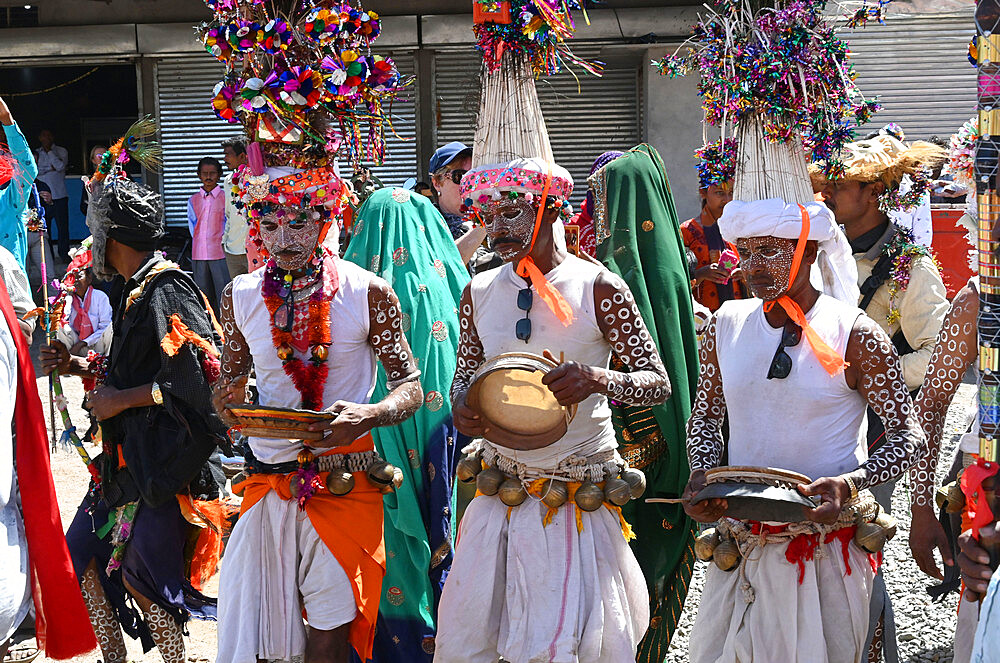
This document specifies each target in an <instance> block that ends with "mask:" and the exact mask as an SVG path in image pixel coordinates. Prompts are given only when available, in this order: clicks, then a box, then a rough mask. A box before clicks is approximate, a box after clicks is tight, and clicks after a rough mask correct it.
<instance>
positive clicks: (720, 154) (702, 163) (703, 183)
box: [694, 138, 736, 189]
mask: <svg viewBox="0 0 1000 663" xmlns="http://www.w3.org/2000/svg"><path fill="white" fill-rule="evenodd" d="M694 157H695V159H698V163H697V165H696V166H695V168H696V169H697V170H698V182H699V185H700V187H701V188H702V189H707V188H708V187H710V186H712V185H713V184H725V183H726V182H730V181H732V179H733V178H734V177H735V176H736V139H735V138H720V139H719V140H715V141H712V142H711V143H707V144H706V145H704V146H702V147H699V148H698V149H697V150H695V151H694Z"/></svg>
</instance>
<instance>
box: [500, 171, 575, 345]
mask: <svg viewBox="0 0 1000 663" xmlns="http://www.w3.org/2000/svg"><path fill="white" fill-rule="evenodd" d="M551 185H552V165H551V164H549V172H548V173H547V174H546V176H545V186H544V187H543V188H542V198H541V200H540V202H539V203H538V215H537V216H535V229H534V230H533V231H532V233H531V245H530V246H529V247H528V255H526V256H525V257H523V258H521V260H520V261H518V263H517V267H515V268H514V272H515V273H516V274H517V275H518V276H520V277H527V278H528V279H529V280H530V281H531V285H533V286H535V290H536V291H538V296H539V297H541V298H542V301H543V302H545V304H546V305H547V306H548V307H549V310H551V311H552V312H553V313H554V314H555V316H556V317H557V318H559V321H560V322H561V323H563V326H564V327H569V325H570V323H572V322H573V309H572V308H570V305H569V302H567V301H566V298H565V297H563V296H562V294H561V293H560V292H559V291H558V290H556V289H555V286H553V285H552V284H551V283H549V280H548V279H547V278H545V275H544V274H542V270H540V269H538V265H536V264H535V261H534V260H533V259H532V258H531V250H532V249H534V248H535V240H536V239H537V238H538V230H539V228H541V226H542V216H543V215H544V214H545V205H546V203H547V202H548V199H549V187H550V186H551Z"/></svg>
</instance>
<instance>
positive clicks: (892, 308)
mask: <svg viewBox="0 0 1000 663" xmlns="http://www.w3.org/2000/svg"><path fill="white" fill-rule="evenodd" d="M882 251H883V252H884V253H885V254H886V255H892V256H894V257H893V259H892V267H891V268H890V270H889V282H888V284H887V285H888V288H889V312H888V314H887V315H886V322H887V323H889V324H890V325H894V324H896V323H897V322H899V307H898V306H896V295H898V294H899V293H900V291H902V290H906V287H907V286H908V285H910V269H911V268H912V266H913V264H912V263H913V261H914V260H916V259H919V258H920V257H921V256H927V257H928V258H930V259H931V261H932V262H933V263H934V266H935V267H936V268H938V269H940V265H938V262H937V258H936V257H935V256H934V254H933V253H932V252H931V250H930V249H928V248H927V247H926V246H923V245H922V244H916V243H914V239H913V233H912V232H911V231H910V230H909V229H907V228H900V227H898V226H897V228H896V233H895V235H893V237H892V239H890V240H889V241H888V242H887V243H886V245H885V248H883V249H882Z"/></svg>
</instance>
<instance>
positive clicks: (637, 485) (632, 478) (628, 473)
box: [622, 467, 646, 500]
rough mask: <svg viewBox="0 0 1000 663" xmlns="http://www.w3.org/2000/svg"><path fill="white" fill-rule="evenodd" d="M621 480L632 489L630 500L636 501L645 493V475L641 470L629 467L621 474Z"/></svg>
mask: <svg viewBox="0 0 1000 663" xmlns="http://www.w3.org/2000/svg"><path fill="white" fill-rule="evenodd" d="M622 479H624V480H625V482H626V483H628V485H629V487H630V488H631V489H632V499H634V500H637V499H639V498H640V497H642V494H643V493H644V492H646V475H645V474H643V473H642V470H637V469H635V468H634V467H630V468H628V469H627V470H625V471H624V472H622Z"/></svg>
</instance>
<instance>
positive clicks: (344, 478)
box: [326, 469, 354, 495]
mask: <svg viewBox="0 0 1000 663" xmlns="http://www.w3.org/2000/svg"><path fill="white" fill-rule="evenodd" d="M326 489H327V490H329V491H330V492H331V493H333V494H334V495H346V494H347V493H349V492H351V491H352V490H354V475H353V474H351V473H350V472H348V471H347V470H344V469H339V470H331V471H330V473H329V474H328V475H327V477H326Z"/></svg>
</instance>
